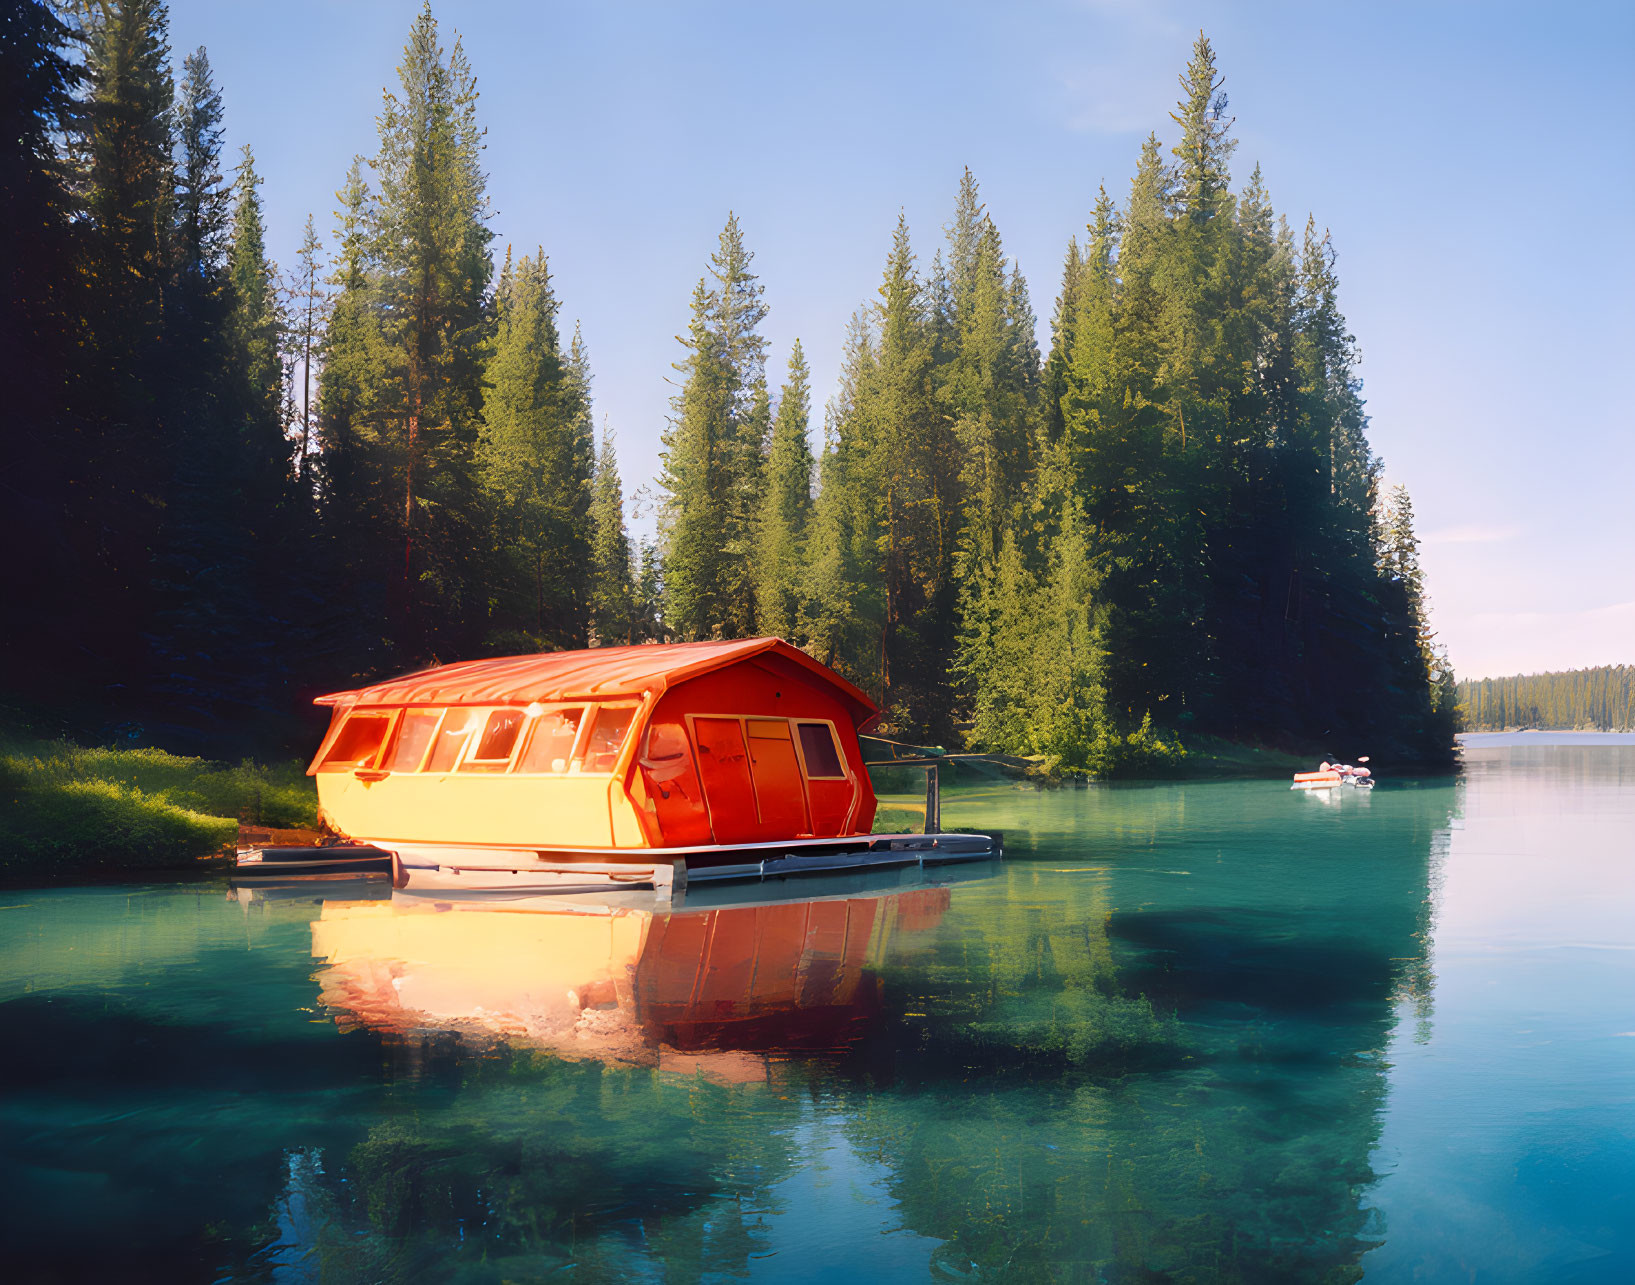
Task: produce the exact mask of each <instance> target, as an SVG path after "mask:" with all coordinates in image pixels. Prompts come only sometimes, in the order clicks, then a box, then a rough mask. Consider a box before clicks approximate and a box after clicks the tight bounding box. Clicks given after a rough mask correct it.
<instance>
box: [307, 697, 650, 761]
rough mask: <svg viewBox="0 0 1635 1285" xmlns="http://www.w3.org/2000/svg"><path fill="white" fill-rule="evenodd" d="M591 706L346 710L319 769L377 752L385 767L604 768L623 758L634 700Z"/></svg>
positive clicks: (367, 757)
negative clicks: (513, 764)
mask: <svg viewBox="0 0 1635 1285" xmlns="http://www.w3.org/2000/svg"><path fill="white" fill-rule="evenodd" d="M590 713H591V716H590V717H587V707H586V706H584V705H565V706H557V707H554V708H540V707H537V706H529V707H528V708H527V709H519V708H517V707H515V706H510V707H506V708H502V709H474V708H471V707H469V706H455V707H454V708H452V709H446V710H444V709H409V710H403V711H401V712H398V711H393V710H360V711H358V712H356V713H354V714H352V715H351V716H350V717H348V718H347V720H346V723H345V724H344V725H343V726H342V727H341V730H340V732H339V733H338V734H337V735H336V737H335V743H334V744H333V745H331V746H330V747H329V753H327V754H325V755H324V759H323V762H322V763H320V764H319V765H318V770H319V771H320V772H323V771H330V772H344V771H348V770H350V769H352V768H360V767H361V768H372V767H375V766H376V763H377V760H378V763H379V766H380V767H381V768H383V769H384V770H386V771H388V772H453V771H460V772H504V771H506V770H507V769H511V770H514V771H517V772H527V773H531V774H544V775H552V776H561V775H565V774H566V773H568V772H581V773H588V774H593V775H601V774H606V773H608V772H611V771H612V770H613V765H614V763H615V762H616V761H617V760H618V757H619V749H620V747H621V746H622V745H623V744H624V741H625V737H626V736H627V735H629V733H630V724H631V721H632V720H633V719H634V718H635V717H636V707H635V706H634V705H597V706H594V707H591V708H590ZM394 722H395V724H396V726H395V727H394V726H393V724H394ZM388 738H390V739H389V743H388ZM519 745H520V746H521V747H522V748H521V753H520V754H519V753H518V752H517V748H518V746H519ZM382 746H384V747H385V750H384V753H382ZM513 759H515V767H514V768H513V767H512V760H513Z"/></svg>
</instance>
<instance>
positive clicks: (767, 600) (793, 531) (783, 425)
mask: <svg viewBox="0 0 1635 1285" xmlns="http://www.w3.org/2000/svg"><path fill="white" fill-rule="evenodd" d="M810 414H811V372H810V371H809V370H808V368H807V365H806V354H805V353H804V352H803V351H802V349H801V346H800V340H798V339H797V340H796V341H795V343H794V346H793V347H792V348H791V349H790V351H789V374H788V378H787V379H786V380H785V381H784V385H783V392H782V394H781V395H780V397H779V400H778V414H777V418H776V419H775V420H774V421H773V424H772V440H771V444H770V448H769V450H768V452H767V461H766V485H765V487H764V488H763V491H762V498H761V510H760V514H759V523H758V528H757V532H756V550H755V557H754V564H753V571H754V576H755V599H756V611H757V616H758V619H759V627H760V628H761V629H762V630H763V631H764V632H766V633H769V634H776V635H778V636H779V637H782V638H789V637H793V636H798V635H799V634H800V632H801V626H802V621H801V616H802V610H801V580H802V576H803V573H804V567H805V560H806V540H807V531H808V528H809V527H810V525H811V520H812V473H813V469H814V464H813V460H812V447H811V443H810V442H809V441H808V440H807V421H808V418H809V416H810Z"/></svg>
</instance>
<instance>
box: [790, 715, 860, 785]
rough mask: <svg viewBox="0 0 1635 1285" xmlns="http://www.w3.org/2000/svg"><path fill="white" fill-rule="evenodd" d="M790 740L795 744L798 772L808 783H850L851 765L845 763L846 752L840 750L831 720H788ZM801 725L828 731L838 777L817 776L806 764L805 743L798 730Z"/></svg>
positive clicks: (838, 739) (838, 738)
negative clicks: (837, 763)
mask: <svg viewBox="0 0 1635 1285" xmlns="http://www.w3.org/2000/svg"><path fill="white" fill-rule="evenodd" d="M789 723H790V729H789V730H790V731H791V733H793V735H792V737H791V739H792V740H793V741H794V742H795V752H796V753H797V754H799V755H800V770H801V772H802V774H803V775H804V776H805V777H806V779H807V780H808V781H850V780H851V779H852V769H851V764H850V763H848V762H847V761H846V751H845V750H844V749H842V748H841V745H840V737H838V736H836V735H835V724H834V720H833V719H832V718H791V719H790V720H789ZM802 723H811V724H812V725H813V726H814V727H826V728H828V729H829V744H830V746H831V747H833V749H834V752H835V759H836V761H837V762H839V764H840V775H839V776H818V775H816V774H815V773H814V772H813V771H812V769H811V766H810V765H809V764H808V763H807V762H806V743H805V742H804V741H803V740H801V735H800V728H801V724H802Z"/></svg>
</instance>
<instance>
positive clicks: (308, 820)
mask: <svg viewBox="0 0 1635 1285" xmlns="http://www.w3.org/2000/svg"><path fill="white" fill-rule="evenodd" d="M316 806H317V798H316V796H315V794H314V793H313V790H312V785H311V782H310V781H309V780H308V778H307V777H306V776H305V775H304V774H303V771H302V767H301V765H300V764H299V763H288V764H281V765H278V766H275V767H263V766H260V765H257V764H255V763H250V762H244V763H241V764H239V765H238V766H237V767H232V766H229V765H227V764H223V763H213V762H210V761H209V760H208V759H199V758H184V757H181V756H179V755H175V754H167V753H165V752H164V751H163V750H157V749H103V748H98V747H88V746H83V745H75V744H73V743H72V742H69V741H41V740H35V739H30V738H26V737H12V736H6V735H5V734H4V733H0V880H4V881H5V882H7V883H12V884H16V883H56V882H62V881H67V880H76V879H87V878H97V877H103V876H109V875H117V874H125V873H130V872H133V871H144V870H162V869H174V868H176V867H185V866H187V865H189V864H191V863H193V862H196V861H197V860H199V859H200V858H203V857H208V856H211V855H212V854H214V853H218V852H221V851H223V850H224V849H226V848H229V847H230V846H231V845H232V843H233V839H234V837H235V835H236V834H237V830H238V823H239V822H240V821H245V822H249V823H252V824H256V825H266V826H278V827H311V826H313V825H315V824H316V816H315V809H316Z"/></svg>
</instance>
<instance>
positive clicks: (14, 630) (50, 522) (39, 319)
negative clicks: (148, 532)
mask: <svg viewBox="0 0 1635 1285" xmlns="http://www.w3.org/2000/svg"><path fill="white" fill-rule="evenodd" d="M71 40H72V33H71V32H70V31H69V29H68V27H67V26H66V25H65V24H64V23H63V22H62V21H61V19H59V18H58V16H57V15H56V13H55V12H53V10H52V8H51V6H50V5H48V4H46V3H44V0H21V2H20V3H14V4H11V5H8V6H6V7H5V8H4V9H3V10H0V228H3V229H4V230H5V232H4V235H0V378H3V379H4V383H5V387H6V390H7V410H6V414H5V415H4V417H0V452H3V454H4V458H5V460H6V468H5V469H4V470H0V545H3V546H4V547H5V548H7V549H11V550H22V549H27V550H29V554H28V556H26V557H22V556H12V557H8V558H6V559H4V560H3V563H0V660H4V661H5V662H7V668H8V670H9V671H10V672H13V673H24V674H28V675H29V676H30V681H32V682H35V683H41V681H42V679H44V678H45V677H46V676H47V675H51V674H52V673H53V671H55V670H56V669H57V667H58V666H59V665H60V664H61V663H62V658H64V657H66V656H70V655H73V654H74V653H75V651H76V650H77V647H78V643H79V636H80V634H81V631H82V630H83V629H84V628H85V626H86V623H87V617H92V618H94V614H95V612H96V610H97V605H96V604H94V603H93V602H89V601H87V599H89V598H91V597H92V596H93V595H92V594H91V592H90V590H91V588H92V586H91V584H89V583H88V572H89V571H90V570H91V568H89V567H87V566H86V564H85V560H84V556H83V553H82V552H81V550H82V549H83V545H84V543H85V541H84V538H83V535H82V534H81V533H82V531H83V528H78V529H76V527H77V524H76V523H74V522H73V521H72V520H71V517H70V515H71V514H73V513H74V511H75V508H76V506H74V505H73V502H72V495H73V486H74V485H75V484H76V483H83V481H84V477H83V473H82V471H81V470H82V468H83V454H84V452H85V449H86V447H87V442H86V441H85V438H84V435H83V433H84V430H83V427H82V425H83V422H84V421H83V417H82V416H81V415H79V414H76V411H77V410H80V409H82V408H81V407H79V406H77V405H76V402H77V401H78V389H77V388H76V386H75V384H76V380H75V378H74V376H75V373H76V367H77V361H76V354H77V353H78V352H79V351H80V349H81V342H82V340H83V338H84V329H83V326H82V316H83V311H82V310H83V303H84V300H83V298H82V296H81V293H80V289H79V286H80V278H79V275H78V273H77V271H76V269H77V268H78V266H79V256H78V249H79V246H78V238H77V237H76V235H75V230H74V214H75V212H76V211H75V202H74V200H73V197H72V195H71V193H70V190H69V186H70V183H71V177H72V176H71V174H70V172H69V170H68V167H67V166H66V165H65V164H64V158H63V156H62V154H61V151H60V149H59V146H58V140H59V139H60V138H62V137H63V136H65V135H68V134H71V133H72V131H73V130H74V129H75V127H76V117H77V115H78V111H79V107H78V104H77V103H76V102H75V99H74V90H75V88H76V87H77V86H78V85H79V84H80V83H81V82H82V78H83V73H82V71H81V69H80V68H79V67H78V66H77V65H76V64H75V62H74V61H73V60H71V59H70V57H69V53H68V51H69V48H70V42H71ZM75 516H79V515H78V514H75ZM42 685H43V684H42Z"/></svg>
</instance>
